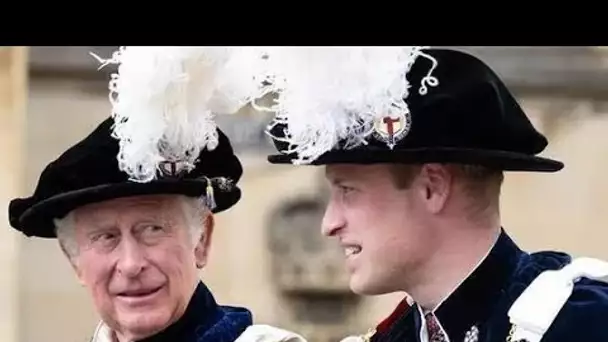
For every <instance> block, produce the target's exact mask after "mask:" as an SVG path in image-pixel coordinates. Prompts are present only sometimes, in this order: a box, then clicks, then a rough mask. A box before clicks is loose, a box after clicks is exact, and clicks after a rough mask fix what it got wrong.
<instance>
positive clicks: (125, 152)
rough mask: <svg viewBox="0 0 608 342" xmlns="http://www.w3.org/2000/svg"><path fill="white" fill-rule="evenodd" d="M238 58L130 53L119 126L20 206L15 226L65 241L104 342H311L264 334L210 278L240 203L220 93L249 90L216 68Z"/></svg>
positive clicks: (85, 147)
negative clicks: (218, 220)
mask: <svg viewBox="0 0 608 342" xmlns="http://www.w3.org/2000/svg"><path fill="white" fill-rule="evenodd" d="M231 53H232V51H225V50H215V49H206V48H188V47H178V48H164V47H158V48H148V47H142V48H138V47H135V48H132V49H122V48H121V50H120V51H119V52H118V53H117V54H115V55H114V59H117V60H121V59H122V62H123V63H122V65H121V67H120V68H119V71H120V74H115V75H113V77H112V81H111V82H110V89H111V90H112V92H113V97H112V104H113V115H112V117H110V118H108V119H106V120H104V121H103V122H102V123H101V124H100V125H99V126H97V128H96V129H95V130H94V131H93V132H92V133H90V134H89V135H88V136H87V137H85V138H84V139H83V140H81V141H80V142H78V143H77V144H75V145H74V146H72V147H70V148H69V149H68V150H67V151H65V152H64V153H63V154H61V155H60V156H59V157H58V158H57V159H56V160H54V161H52V162H51V163H50V164H48V165H47V166H46V168H45V169H44V171H43V172H42V174H41V176H40V179H39V181H38V185H37V187H36V189H35V191H34V193H33V194H32V195H31V196H29V197H25V198H18V199H15V200H13V201H12V202H11V203H10V207H9V217H10V224H11V225H12V227H14V228H15V229H17V230H19V231H21V232H22V233H23V234H25V235H26V236H35V237H42V238H58V240H59V244H60V246H61V249H62V250H63V251H64V253H65V255H66V256H67V258H68V260H69V262H70V263H71V265H72V266H73V268H74V270H75V272H76V275H77V276H78V279H79V280H80V282H81V283H82V284H83V285H84V286H85V287H86V288H87V289H88V291H89V292H90V294H91V296H92V298H93V303H94V305H95V307H96V309H97V312H98V313H99V316H100V317H101V323H100V324H99V327H98V329H97V330H96V331H95V333H94V336H93V339H92V341H93V342H133V341H159V342H160V341H167V342H168V341H172V342H178V341H180V342H202V341H204V342H231V341H237V339H238V341H239V342H249V341H251V342H253V341H297V340H298V339H301V338H300V337H299V336H297V335H295V334H292V333H290V332H286V331H283V330H280V329H276V328H273V327H268V326H263V325H259V326H258V325H253V319H252V314H251V313H250V311H249V310H248V309H246V308H243V307H230V306H221V305H219V304H218V303H216V301H215V299H214V297H213V295H212V293H211V292H210V290H209V289H208V288H207V287H206V286H205V284H204V283H203V282H202V281H201V280H200V279H199V270H200V269H201V268H203V267H204V266H205V265H206V263H207V261H208V255H209V250H210V247H211V241H212V237H213V230H214V214H217V213H220V212H223V211H225V210H227V209H229V208H231V207H232V206H233V205H235V204H236V203H237V202H238V201H239V199H240V198H241V191H240V189H239V187H238V185H237V183H238V181H239V179H240V178H241V175H242V172H243V169H242V166H241V163H240V161H239V159H238V158H237V156H236V155H235V154H234V151H233V149H232V146H231V143H230V141H229V139H228V137H227V136H226V135H225V134H224V133H223V132H222V131H221V130H220V129H219V128H217V126H216V125H215V123H214V121H213V120H212V117H211V115H210V113H211V112H212V111H213V110H219V109H221V108H220V107H218V106H219V104H223V105H229V103H227V101H226V97H222V96H221V95H223V93H222V92H221V90H220V89H219V87H221V86H225V87H227V88H229V89H230V90H232V89H234V88H232V87H233V86H235V85H237V86H238V85H241V84H240V82H238V81H235V80H234V79H230V77H229V76H226V77H225V78H223V79H222V80H221V81H218V80H217V79H213V78H212V77H213V76H215V75H217V73H214V70H213V69H212V68H211V67H210V64H209V63H208V62H209V60H210V59H213V58H217V60H218V61H223V62H225V61H226V60H230V58H231V57H233V56H232V55H231ZM215 67H216V68H218V69H219V68H220V67H221V62H218V64H216V65H215ZM202 70H205V72H203V71H202ZM241 75H242V73H239V74H238V76H241ZM236 83H238V84H236ZM205 94H208V95H209V96H205ZM230 94H231V95H232V94H233V93H232V92H230ZM116 95H118V96H116ZM210 101H215V102H214V103H215V107H214V105H212V104H211V103H210ZM236 102H238V99H237V101H236ZM224 108H225V107H224ZM234 108H237V107H236V106H235V107H234Z"/></svg>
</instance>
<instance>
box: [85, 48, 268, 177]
mask: <svg viewBox="0 0 608 342" xmlns="http://www.w3.org/2000/svg"><path fill="white" fill-rule="evenodd" d="M259 52H260V51H259V50H257V49H251V48H233V47H160V46H159V47H156V46H154V47H139V46H133V47H120V49H119V50H118V51H116V52H114V53H113V55H112V57H111V58H109V59H107V60H104V59H101V58H99V57H97V56H95V55H93V56H94V57H95V58H97V59H98V60H99V62H100V63H102V65H101V66H100V68H102V67H104V66H105V65H107V64H118V65H119V66H118V72H117V73H114V74H112V76H111V81H110V83H109V89H110V102H111V105H112V116H113V117H114V121H115V125H114V127H113V131H112V134H113V136H114V137H115V138H116V139H118V140H119V145H120V150H119V154H118V156H117V158H118V162H119V167H120V169H121V170H122V171H124V172H126V173H127V174H128V175H129V176H130V178H131V180H133V181H138V182H147V181H150V180H153V179H154V178H156V175H157V171H158V170H159V165H160V163H162V162H165V161H168V162H176V164H175V165H177V167H178V169H177V170H176V171H177V172H182V171H186V172H187V171H189V170H191V169H192V168H193V167H194V166H195V163H197V162H201V163H204V160H200V161H199V160H197V158H198V157H199V154H200V152H201V151H202V150H203V149H204V148H207V149H209V150H213V149H214V148H215V147H216V146H217V144H218V134H217V131H216V128H217V126H216V123H215V121H214V115H216V114H231V113H234V112H236V111H238V110H239V109H240V108H241V107H242V106H243V105H244V104H246V103H247V102H248V101H249V99H250V98H251V97H253V98H256V97H257V95H256V94H258V93H259V91H260V90H261V89H260V87H259V82H258V77H257V75H258V72H259V71H260V69H259V67H261V64H259V63H261V62H262V58H261V56H260V55H259V54H258V53H259Z"/></svg>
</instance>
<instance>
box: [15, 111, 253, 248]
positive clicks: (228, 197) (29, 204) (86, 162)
mask: <svg viewBox="0 0 608 342" xmlns="http://www.w3.org/2000/svg"><path fill="white" fill-rule="evenodd" d="M113 123H114V120H113V119H111V118H108V119H106V120H105V121H103V122H102V123H101V124H100V125H99V126H98V127H97V128H96V129H95V130H94V131H93V132H92V133H91V134H90V135H88V136H87V137H86V138H85V139H83V140H82V141H80V142H78V143H77V144H76V145H74V146H72V147H71V148H69V149H68V150H67V151H65V152H64V153H63V154H61V155H60V156H59V157H58V158H57V159H56V160H54V161H53V162H51V163H50V164H48V165H47V166H46V168H45V169H44V171H43V172H42V174H41V176H40V179H39V181H38V185H37V186H36V189H35V191H34V193H33V194H32V196H30V197H26V198H18V199H14V200H12V201H11V202H10V205H9V220H10V224H11V226H12V227H13V228H15V229H17V230H19V231H21V232H22V233H23V234H25V235H26V236H38V237H45V238H53V237H56V235H55V226H54V223H53V219H55V218H61V217H63V216H65V215H66V214H68V213H69V212H70V211H71V210H73V209H75V208H77V207H79V206H83V205H86V204H90V203H95V202H100V201H104V200H110V199H115V198H120V197H129V196H136V195H152V194H182V195H186V196H191V197H199V196H200V197H201V198H205V196H206V195H207V191H209V190H210V189H209V187H208V186H209V185H211V186H212V188H213V199H214V201H215V208H213V209H212V210H213V212H216V213H217V212H221V211H224V210H226V209H228V208H230V207H231V206H233V205H234V204H235V203H237V202H238V201H239V199H240V198H241V191H240V189H239V188H238V186H237V185H236V183H237V182H238V181H239V179H240V177H241V175H242V172H243V169H242V166H241V163H240V161H239V159H238V158H237V157H236V156H235V154H234V152H233V149H232V146H231V144H230V141H229V140H228V137H227V136H226V135H225V134H224V133H223V132H222V131H220V130H219V129H218V133H219V143H218V145H217V147H216V148H215V149H214V150H211V151H209V150H207V149H203V150H202V152H201V153H200V155H199V158H198V159H199V161H200V162H198V163H197V164H196V166H195V168H194V169H192V170H191V171H190V172H182V173H172V172H171V171H172V165H171V164H161V166H160V168H161V170H160V171H159V174H158V176H157V177H156V179H154V180H152V181H149V182H135V181H131V180H130V179H129V175H128V174H127V173H125V172H122V171H120V170H119V165H118V160H117V154H118V152H119V141H118V140H117V139H115V138H114V137H112V136H111V130H112V125H113ZM163 170H164V171H163Z"/></svg>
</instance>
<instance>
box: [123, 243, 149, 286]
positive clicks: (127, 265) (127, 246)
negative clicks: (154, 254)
mask: <svg viewBox="0 0 608 342" xmlns="http://www.w3.org/2000/svg"><path fill="white" fill-rule="evenodd" d="M145 266H146V258H145V254H144V251H143V249H142V248H141V247H140V246H139V245H138V244H137V243H136V242H131V241H124V244H123V246H122V249H121V254H120V256H119V259H118V264H117V266H116V267H117V269H118V272H119V273H120V274H122V275H124V276H126V277H136V276H137V275H139V274H140V273H141V272H142V270H143V269H144V268H145Z"/></svg>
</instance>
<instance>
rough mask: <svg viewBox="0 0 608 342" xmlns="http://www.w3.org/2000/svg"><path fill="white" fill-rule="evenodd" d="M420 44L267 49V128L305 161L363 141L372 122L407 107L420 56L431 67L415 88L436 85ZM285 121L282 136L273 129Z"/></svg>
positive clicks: (425, 89) (436, 81)
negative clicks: (272, 96)
mask: <svg viewBox="0 0 608 342" xmlns="http://www.w3.org/2000/svg"><path fill="white" fill-rule="evenodd" d="M425 48H426V47H423V46H406V47H293V48H286V47H276V48H269V49H268V51H267V52H268V60H267V61H266V63H267V65H266V66H267V67H268V69H267V70H268V74H267V77H268V82H270V83H271V84H270V85H268V86H267V89H266V90H267V91H272V92H275V93H277V95H278V97H277V100H276V102H275V104H274V105H272V106H270V107H269V108H268V107H266V108H264V107H258V109H260V110H267V111H272V112H275V118H274V120H273V122H272V123H271V124H270V126H269V129H268V133H269V134H270V135H271V136H273V138H274V139H277V140H281V141H284V142H287V143H288V145H289V147H288V148H287V150H285V151H282V152H284V153H296V155H297V157H296V159H295V160H293V161H292V162H293V163H295V164H302V163H308V162H311V161H313V160H315V159H316V158H318V157H319V156H320V155H322V154H323V153H325V152H327V151H329V150H331V149H333V148H335V147H336V146H337V144H339V143H344V146H342V148H346V149H347V148H352V147H356V146H358V145H360V144H365V143H366V138H367V136H368V135H369V134H370V133H371V128H372V127H373V122H374V121H375V120H376V119H380V118H382V117H384V116H386V115H391V116H392V115H393V114H396V113H405V112H409V109H408V106H407V103H406V102H405V101H406V99H407V97H408V94H409V93H408V92H409V88H410V84H409V83H408V80H407V73H408V71H409V70H410V68H411V66H412V65H413V64H414V62H415V60H416V59H417V58H418V57H420V56H422V57H425V58H428V59H429V60H431V61H432V67H431V68H430V70H429V73H428V74H427V76H426V77H425V78H424V79H423V80H422V84H421V85H420V88H419V92H420V93H421V94H425V93H426V92H427V90H428V89H427V85H429V86H436V85H437V84H438V80H437V79H436V78H435V77H433V76H431V73H432V71H433V70H434V69H435V67H436V65H437V61H436V60H435V59H434V58H433V57H432V56H430V55H428V54H425V53H424V52H423V50H424V49H425ZM277 124H284V125H286V127H287V128H286V130H285V132H284V133H285V136H282V135H280V134H279V136H277V135H276V134H274V135H273V134H271V133H270V130H271V129H272V127H274V125H277Z"/></svg>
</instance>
